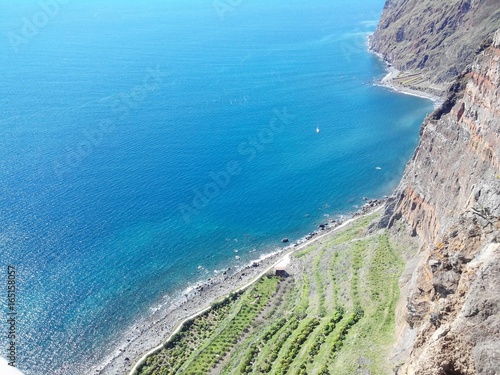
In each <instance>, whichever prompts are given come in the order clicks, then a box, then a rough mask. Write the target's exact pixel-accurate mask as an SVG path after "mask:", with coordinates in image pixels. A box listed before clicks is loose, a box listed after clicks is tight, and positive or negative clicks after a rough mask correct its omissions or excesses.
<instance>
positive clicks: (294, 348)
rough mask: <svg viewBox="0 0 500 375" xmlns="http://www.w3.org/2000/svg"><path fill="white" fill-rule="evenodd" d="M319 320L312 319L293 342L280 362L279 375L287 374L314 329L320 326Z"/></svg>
mask: <svg viewBox="0 0 500 375" xmlns="http://www.w3.org/2000/svg"><path fill="white" fill-rule="evenodd" d="M319 323H320V322H319V320H318V319H312V320H310V321H309V322H307V324H306V325H305V326H304V328H302V330H301V332H300V333H299V334H298V335H297V336H296V337H295V338H294V339H293V340H292V342H291V343H290V346H289V347H288V351H287V352H286V354H285V355H284V356H283V357H282V358H281V360H280V362H279V366H278V368H277V370H276V374H277V375H283V374H286V373H287V371H288V369H289V368H290V365H291V364H292V362H293V360H294V359H295V357H296V356H297V354H299V351H300V349H301V348H302V345H303V344H304V342H305V341H306V340H307V338H308V337H309V335H310V334H311V333H312V332H313V331H314V329H315V328H316V327H317V326H318V325H319Z"/></svg>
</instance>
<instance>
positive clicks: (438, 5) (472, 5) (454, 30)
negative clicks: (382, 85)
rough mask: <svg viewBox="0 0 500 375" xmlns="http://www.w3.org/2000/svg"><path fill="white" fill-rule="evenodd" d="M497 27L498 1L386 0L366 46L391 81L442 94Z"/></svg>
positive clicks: (499, 3)
mask: <svg viewBox="0 0 500 375" xmlns="http://www.w3.org/2000/svg"><path fill="white" fill-rule="evenodd" d="M499 25H500V2H499V1H498V0H440V1H429V0H424V1H422V0H387V1H386V3H385V7H384V12H383V14H382V18H381V20H380V23H379V26H378V28H377V30H376V31H375V33H374V35H373V36H372V38H371V41H370V45H371V48H372V49H373V50H374V51H376V52H378V53H379V54H380V55H381V56H382V57H383V58H384V59H385V60H386V61H388V62H390V63H391V64H393V65H394V67H395V68H397V69H398V70H401V71H402V73H401V74H400V76H399V77H396V78H395V80H394V83H395V84H396V85H400V86H403V87H405V88H409V89H416V90H423V91H426V92H430V93H433V94H437V95H442V94H444V93H445V91H446V89H447V87H448V86H449V84H451V83H452V82H453V80H454V79H455V77H456V76H457V75H458V74H460V73H461V72H462V71H463V70H464V69H465V68H466V67H467V65H468V64H470V62H471V61H472V59H473V58H474V56H475V55H476V54H477V52H478V51H479V50H481V49H482V48H484V45H483V43H484V42H485V40H487V39H488V38H489V37H491V35H493V33H494V32H495V30H496V29H497V28H498V27H499Z"/></svg>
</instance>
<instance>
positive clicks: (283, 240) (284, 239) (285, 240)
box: [281, 238, 290, 243]
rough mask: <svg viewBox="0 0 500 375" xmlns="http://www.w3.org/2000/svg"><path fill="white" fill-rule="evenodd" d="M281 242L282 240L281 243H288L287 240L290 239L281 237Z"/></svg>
mask: <svg viewBox="0 0 500 375" xmlns="http://www.w3.org/2000/svg"><path fill="white" fill-rule="evenodd" d="M281 242H283V243H288V242H290V240H289V239H288V238H283V239H282V240H281Z"/></svg>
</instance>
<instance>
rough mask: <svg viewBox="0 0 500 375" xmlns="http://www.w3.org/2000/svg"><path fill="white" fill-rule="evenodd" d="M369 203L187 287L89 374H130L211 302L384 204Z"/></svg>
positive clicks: (251, 281) (366, 201)
mask: <svg viewBox="0 0 500 375" xmlns="http://www.w3.org/2000/svg"><path fill="white" fill-rule="evenodd" d="M363 199H364V200H365V204H364V205H363V206H362V207H361V208H360V209H359V210H358V211H356V212H354V213H353V214H352V215H351V216H350V217H345V218H344V217H343V218H341V219H339V220H334V219H330V220H328V222H324V223H321V224H319V225H318V229H317V230H315V231H313V232H311V233H308V234H307V235H305V236H304V237H302V238H301V239H299V240H297V241H295V242H293V243H291V244H289V245H288V246H286V247H283V248H281V249H279V250H277V251H275V252H272V253H270V254H267V255H264V256H261V257H260V258H259V259H257V260H253V261H251V262H250V263H248V264H247V265H246V266H243V267H241V268H239V269H231V268H228V269H226V270H223V271H222V272H220V273H219V274H218V275H216V276H214V277H211V278H209V279H208V280H206V281H204V282H200V283H198V284H196V285H195V286H193V287H192V288H190V289H189V290H186V291H185V292H184V293H183V295H182V296H180V298H178V299H177V300H175V301H174V302H173V303H172V304H170V305H169V306H168V308H166V309H165V311H164V312H162V314H161V316H160V317H158V318H156V319H154V320H152V321H149V322H144V323H143V324H141V325H136V326H134V327H133V328H131V329H129V330H128V331H127V333H125V335H124V336H123V338H122V341H121V343H120V344H119V345H118V346H117V348H116V349H115V350H114V351H113V353H111V354H109V355H108V356H107V357H106V358H105V359H104V361H103V362H102V363H101V364H99V365H97V366H94V367H93V368H92V369H90V370H89V371H87V374H88V375H97V374H100V375H126V374H129V373H130V372H131V371H132V369H133V368H134V365H135V364H136V363H137V362H138V361H139V360H140V359H141V358H143V357H144V356H145V354H146V353H150V352H152V351H154V349H153V348H157V347H159V346H161V345H163V343H164V342H165V341H167V340H168V338H169V337H170V336H171V335H172V334H173V333H174V332H175V331H176V330H177V329H178V327H180V326H181V325H182V323H183V322H184V321H185V320H186V319H188V318H190V317H192V316H194V315H196V314H199V313H200V312H202V311H204V310H206V309H208V308H210V306H211V304H212V303H213V302H215V301H217V300H219V299H221V298H223V297H225V296H227V295H228V294H229V293H231V292H234V291H237V290H239V289H244V288H246V287H248V286H249V285H250V284H251V283H253V282H254V281H256V280H257V279H259V278H260V277H261V276H262V275H264V274H266V273H267V272H269V271H270V270H271V269H272V267H273V266H274V265H275V264H276V263H278V262H279V261H281V259H283V258H284V257H285V256H287V255H288V254H290V253H292V252H294V251H297V250H299V249H301V248H303V247H306V246H308V245H309V244H311V243H312V242H314V241H317V240H319V239H320V238H323V237H324V236H327V235H329V234H331V233H333V232H334V231H336V230H337V229H340V228H341V227H344V226H346V225H348V224H349V223H350V222H352V221H354V220H355V219H356V218H358V217H361V216H364V215H367V214H370V213H372V212H374V211H376V210H379V209H381V208H382V207H383V205H384V204H385V202H386V197H384V198H383V199H368V198H363Z"/></svg>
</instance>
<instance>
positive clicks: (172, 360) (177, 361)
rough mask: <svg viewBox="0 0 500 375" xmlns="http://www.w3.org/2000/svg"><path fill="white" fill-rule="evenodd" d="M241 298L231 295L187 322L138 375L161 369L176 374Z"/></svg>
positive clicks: (148, 359) (237, 295)
mask: <svg viewBox="0 0 500 375" xmlns="http://www.w3.org/2000/svg"><path fill="white" fill-rule="evenodd" d="M239 296H240V295H239V294H231V295H230V296H229V297H227V298H225V299H224V300H222V301H221V302H218V303H217V304H215V305H214V306H213V307H212V308H211V309H210V310H208V311H206V312H205V313H203V314H201V315H200V316H198V317H196V318H194V319H191V320H189V321H187V322H185V323H184V324H183V326H182V327H181V328H180V329H179V331H178V332H177V333H176V334H175V335H173V336H172V337H171V339H170V340H169V341H168V342H167V343H166V344H165V345H164V347H163V348H162V349H161V350H160V351H158V352H157V353H155V354H152V355H151V356H149V357H148V358H147V360H146V362H145V364H144V365H142V366H141V367H140V368H139V369H138V371H137V374H139V375H149V374H153V373H154V372H155V371H159V370H160V369H161V372H160V373H161V374H162V375H171V374H175V373H176V371H177V369H178V368H179V367H180V366H181V364H182V363H183V362H184V361H185V360H186V359H187V358H188V357H189V356H190V355H191V353H192V352H193V351H194V350H195V349H196V347H197V346H199V345H200V344H201V343H202V342H203V341H204V340H205V339H206V338H207V337H209V336H210V335H211V334H212V333H213V332H214V331H215V329H216V327H217V324H218V323H220V322H222V321H223V320H224V319H225V318H226V317H227V316H228V314H229V312H230V311H231V309H232V308H233V307H234V306H235V304H236V302H237V300H238V298H239Z"/></svg>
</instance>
